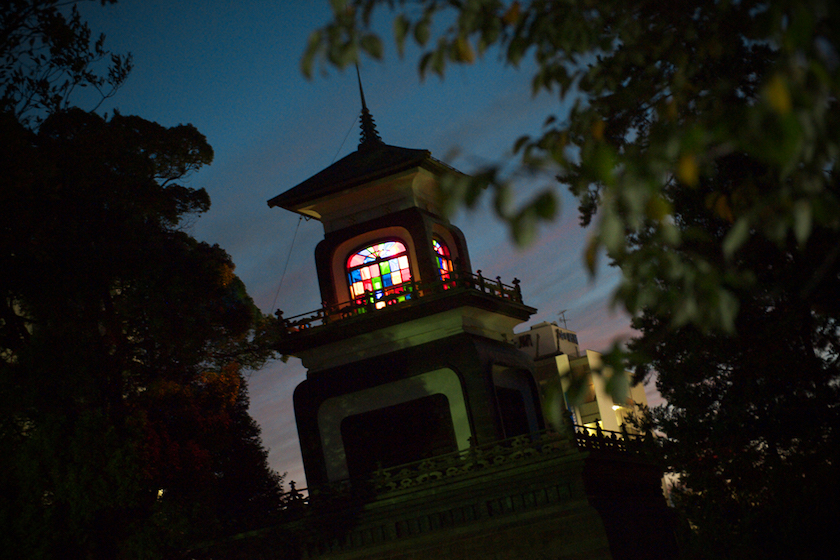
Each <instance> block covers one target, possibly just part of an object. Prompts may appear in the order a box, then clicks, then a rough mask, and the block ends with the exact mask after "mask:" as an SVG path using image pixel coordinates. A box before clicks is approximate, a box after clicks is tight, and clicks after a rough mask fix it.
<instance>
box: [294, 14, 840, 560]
mask: <svg viewBox="0 0 840 560" xmlns="http://www.w3.org/2000/svg"><path fill="white" fill-rule="evenodd" d="M333 4H334V8H335V9H334V18H333V20H332V21H330V22H329V23H328V24H327V25H325V26H324V27H323V28H322V29H319V30H316V31H314V32H313V34H312V35H311V38H310V41H309V44H308V46H307V48H306V51H305V53H304V56H303V60H302V68H303V71H304V73H306V74H311V72H312V70H313V68H314V67H315V65H316V62H319V61H320V62H326V63H327V64H331V65H335V66H338V67H343V66H345V65H347V64H350V63H352V62H353V61H354V60H356V59H357V58H358V57H359V54H360V53H362V52H365V53H367V54H369V55H371V56H373V57H374V58H379V57H381V56H382V52H383V50H384V45H383V43H382V41H381V40H380V39H379V37H378V36H377V33H376V32H375V30H372V29H371V26H372V25H373V22H376V21H378V20H377V19H376V18H375V17H374V16H373V14H374V13H375V12H376V10H377V9H378V8H380V7H383V6H386V5H387V6H388V7H389V8H390V9H393V10H394V21H393V34H394V41H395V43H396V47H397V49H398V50H399V51H400V52H402V50H403V47H404V45H405V44H406V43H408V42H412V41H413V42H414V43H416V44H417V45H419V46H420V48H421V49H422V51H423V52H422V53H421V54H420V58H419V70H420V72H421V74H426V73H429V72H433V73H435V74H438V75H440V76H443V75H444V73H445V70H446V68H447V66H448V65H451V64H472V63H475V62H476V61H477V60H478V59H479V58H480V57H481V56H483V55H485V54H487V53H490V54H492V55H493V56H498V57H499V58H500V59H501V60H502V61H503V62H504V63H508V64H512V65H519V64H520V63H521V62H522V61H524V60H526V59H530V61H531V63H532V64H531V65H530V66H528V67H529V68H533V71H532V73H531V74H530V75H529V78H530V80H531V84H532V87H533V90H534V91H535V92H540V91H547V92H552V93H554V94H556V95H557V96H558V101H559V102H560V103H558V108H557V114H556V115H547V118H546V121H545V129H544V131H543V133H542V134H541V135H539V137H537V138H530V137H522V138H520V139H519V140H518V141H517V142H516V143H515V144H514V151H515V152H516V153H518V154H520V155H521V163H522V166H524V167H525V168H530V169H537V170H539V169H550V170H556V172H557V174H558V175H559V178H560V181H561V183H563V184H566V185H568V186H569V188H570V189H571V191H572V193H573V194H574V195H575V196H576V197H577V198H578V200H579V202H580V212H581V219H582V223H583V224H584V225H590V224H591V225H592V227H593V233H594V235H593V236H592V238H591V242H590V244H589V246H588V247H587V249H586V252H585V255H584V262H585V263H586V265H587V266H589V267H590V268H592V269H594V265H595V262H596V260H597V259H596V256H597V253H598V250H600V249H606V251H607V254H608V255H609V257H610V258H611V259H612V261H613V263H614V264H616V265H617V266H619V267H620V268H621V271H622V278H621V282H620V285H619V287H618V289H617V292H616V296H615V298H616V301H617V302H618V303H620V304H621V305H623V306H624V307H625V309H626V310H627V311H628V312H629V313H631V314H632V315H634V316H635V317H636V319H635V321H634V325H635V326H636V328H637V329H639V330H640V332H641V336H640V337H639V338H638V339H637V340H636V341H635V342H634V343H633V344H632V346H631V350H632V354H631V357H632V359H633V361H634V363H635V364H636V365H637V366H638V368H639V369H638V370H637V375H638V376H640V377H642V376H644V375H645V373H646V372H649V371H657V372H658V375H659V380H658V386H659V388H660V391H661V392H662V393H663V395H664V396H665V398H666V399H667V400H668V402H669V405H668V407H667V408H664V409H661V410H659V411H657V412H655V413H654V421H655V423H656V427H657V428H659V429H661V430H663V431H664V432H665V433H666V434H667V436H668V440H667V441H666V444H665V446H664V451H665V453H666V458H667V461H668V465H669V467H670V468H671V469H672V470H673V471H674V472H676V473H679V474H680V475H681V477H680V484H681V488H682V490H680V491H678V493H677V498H678V499H677V505H678V506H679V509H680V511H681V512H682V513H683V515H684V518H685V519H686V520H687V523H686V527H688V530H687V532H686V534H687V538H686V540H685V542H686V543H688V544H689V545H690V547H689V549H688V552H689V553H691V554H696V555H697V556H699V557H714V558H717V557H727V556H729V557H786V558H790V557H812V556H813V555H814V554H817V553H818V550H820V545H823V546H824V545H826V544H831V543H833V544H835V545H836V544H837V537H836V536H835V531H834V530H833V527H832V526H831V523H832V520H833V519H836V517H837V513H838V512H837V504H838V503H840V501H838V498H840V496H838V486H837V482H836V480H835V478H836V477H835V475H834V473H836V470H837V467H838V461H839V460H840V458H839V457H838V451H837V449H838V448H840V445H838V444H839V443H840V442H838V434H837V430H838V428H837V427H838V426H840V422H838V420H840V418H838V394H837V393H838V388H840V367H839V366H840V363H838V339H840V325H838V321H840V308H838V306H839V305H840V303H838V302H840V298H839V297H838V293H840V218H838V216H840V188H838V178H839V177H840V170H838V154H840V111H838V98H839V97H840V35H838V29H840V5H838V3H837V2H828V1H824V0H806V1H802V0H797V1H792V0H767V1H764V0H741V1H702V0H671V1H667V2H665V1H658V0H639V1H633V0H631V1H628V0H600V1H598V2H593V1H591V0H529V1H502V0H437V1H435V0H428V1H421V2H405V1H398V2H390V1H389V2H386V1H383V0H354V1H348V2H334V3H333ZM502 169H503V167H502V166H500V165H499V166H492V167H489V168H488V169H486V170H484V171H482V172H481V173H479V174H478V175H477V177H476V179H474V180H472V181H468V180H466V179H462V180H454V181H452V182H451V183H450V184H449V185H448V186H447V189H448V190H446V192H445V193H444V194H446V195H448V196H450V197H452V198H453V199H454V200H455V201H461V202H466V203H468V204H470V203H472V202H473V201H474V200H475V199H476V198H477V196H478V195H479V193H480V190H481V188H483V187H486V186H490V187H492V190H493V192H494V195H495V198H496V207H497V208H498V209H499V211H500V214H501V215H502V217H504V218H506V219H507V220H508V221H509V222H510V223H511V226H512V231H513V234H514V236H515V237H516V238H517V239H519V240H522V241H527V240H528V239H529V238H530V237H531V236H532V233H533V229H534V225H535V224H536V223H537V222H538V221H539V220H540V219H550V218H551V217H552V216H553V215H554V196H553V194H552V193H551V192H546V193H543V194H542V195H540V196H539V197H538V198H536V199H534V201H533V202H532V203H529V204H526V205H524V206H522V207H520V208H518V209H513V208H511V206H510V205H509V204H508V203H507V202H508V200H509V199H510V195H509V192H508V190H509V188H510V183H509V181H508V180H507V179H508V178H507V177H506V176H505V175H504V174H503V172H502V171H501V170H502ZM613 356H614V357H620V353H618V352H616V353H614V354H613ZM645 364H649V365H645ZM614 365H620V364H619V363H616V364H614ZM835 548H836V547H835ZM822 550H830V549H829V548H822Z"/></svg>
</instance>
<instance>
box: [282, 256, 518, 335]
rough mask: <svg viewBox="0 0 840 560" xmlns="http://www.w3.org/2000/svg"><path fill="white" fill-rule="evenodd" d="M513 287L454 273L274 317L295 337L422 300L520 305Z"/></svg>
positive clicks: (516, 283)
mask: <svg viewBox="0 0 840 560" xmlns="http://www.w3.org/2000/svg"><path fill="white" fill-rule="evenodd" d="M512 284H513V285H512V286H509V285H507V284H503V283H502V279H501V277H499V276H497V277H496V279H495V280H493V279H490V278H485V277H484V276H482V274H481V271H480V270H479V271H478V272H477V273H476V274H472V273H469V272H468V273H464V272H460V273H459V272H456V271H453V272H451V273H449V278H446V279H442V280H437V281H435V282H429V283H418V282H414V281H413V280H412V281H410V282H406V283H404V284H400V285H399V286H395V287H390V288H384V289H382V290H377V291H376V292H375V295H374V293H370V294H365V296H364V297H362V298H359V299H358V300H355V301H348V302H344V303H339V304H336V305H326V304H324V306H323V307H321V309H318V310H315V311H310V312H308V313H302V314H300V315H295V316H293V317H288V318H284V317H283V314H282V312H281V311H279V310H278V311H277V312H276V313H275V314H276V315H277V318H278V319H279V320H280V322H281V324H282V325H283V326H284V327H285V329H286V332H287V333H295V332H299V331H303V330H306V329H311V328H316V327H322V326H325V325H329V324H331V323H335V322H337V321H342V320H345V319H349V318H352V317H358V316H361V315H365V314H367V313H372V312H376V311H379V310H380V309H391V308H395V307H404V306H410V305H416V304H417V303H419V302H421V301H423V300H424V298H425V299H428V298H431V297H435V296H440V295H442V294H455V293H459V292H467V291H475V292H480V293H483V294H487V295H490V296H492V297H495V298H499V299H502V300H507V301H511V302H514V303H519V304H521V303H522V291H521V290H520V288H519V280H518V279H516V278H514V279H513V282H512Z"/></svg>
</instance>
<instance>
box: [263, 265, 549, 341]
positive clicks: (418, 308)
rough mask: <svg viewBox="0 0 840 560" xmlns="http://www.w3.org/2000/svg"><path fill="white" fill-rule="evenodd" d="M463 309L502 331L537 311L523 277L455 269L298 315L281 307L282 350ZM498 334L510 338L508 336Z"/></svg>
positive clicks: (278, 316) (279, 328)
mask: <svg viewBox="0 0 840 560" xmlns="http://www.w3.org/2000/svg"><path fill="white" fill-rule="evenodd" d="M463 308H469V309H471V310H472V312H470V311H463V313H467V314H470V313H472V315H473V316H475V315H476V314H482V316H483V319H482V320H481V321H483V322H485V323H486V320H487V317H490V316H492V317H495V318H496V321H495V322H496V323H497V327H498V330H500V331H506V330H510V329H512V325H513V324H518V323H521V322H523V321H526V320H527V319H528V318H529V317H530V316H531V315H532V314H533V313H535V312H536V309H534V308H532V307H529V306H527V305H525V304H524V303H523V302H522V291H521V289H520V286H519V280H518V279H516V278H514V279H513V281H512V282H511V284H510V285H508V284H504V283H503V282H502V280H501V277H499V276H497V277H496V278H495V279H491V278H486V277H485V276H484V275H483V274H482V271H481V270H479V271H477V273H475V274H473V273H472V272H467V271H457V270H453V271H452V272H450V273H448V274H447V278H444V279H439V280H436V281H434V282H429V283H419V282H414V281H411V282H408V283H405V284H401V285H400V286H397V287H395V288H385V289H383V290H378V291H376V292H371V293H366V294H365V295H364V296H363V297H362V298H359V299H356V300H354V301H348V302H343V303H339V304H335V305H326V304H325V305H324V306H323V307H322V308H321V309H317V310H315V311H310V312H308V313H302V314H300V315H295V316H293V317H288V318H286V317H283V315H282V312H280V311H279V310H278V311H277V313H276V315H277V319H278V323H277V327H278V330H279V332H278V334H279V336H278V339H277V345H276V349H277V350H278V351H279V352H281V353H283V354H286V355H298V353H299V352H302V351H306V350H308V349H310V348H315V347H318V346H321V345H324V344H329V343H330V342H333V341H337V340H343V339H347V338H351V337H354V336H358V335H361V334H365V333H371V332H374V331H378V330H381V329H386V328H388V327H394V326H398V325H401V324H406V323H408V322H411V321H414V320H421V319H424V318H429V317H433V316H436V315H439V314H441V313H445V312H448V311H453V310H458V309H462V310H463ZM438 319H439V320H440V318H438ZM502 323H504V325H502ZM508 325H511V326H510V328H508ZM488 328H490V329H493V328H496V327H493V326H491V327H488ZM497 338H501V339H505V338H507V335H506V334H503V335H502V336H501V337H497Z"/></svg>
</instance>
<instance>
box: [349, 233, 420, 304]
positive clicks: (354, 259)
mask: <svg viewBox="0 0 840 560" xmlns="http://www.w3.org/2000/svg"><path fill="white" fill-rule="evenodd" d="M347 280H348V284H349V285H350V298H351V299H352V300H353V301H355V302H356V303H357V304H359V305H362V304H365V303H375V304H376V308H377V309H382V308H383V307H385V305H386V302H387V303H389V304H390V303H397V302H400V301H405V300H406V299H409V297H410V295H409V294H407V293H405V288H406V286H405V284H406V283H408V282H409V281H410V280H411V270H410V268H409V262H408V252H407V251H406V249H405V245H403V244H402V243H401V242H400V241H380V242H379V243H374V244H373V245H370V246H368V247H365V248H364V249H362V250H361V251H358V252H357V253H354V254H352V255H350V258H348V259H347Z"/></svg>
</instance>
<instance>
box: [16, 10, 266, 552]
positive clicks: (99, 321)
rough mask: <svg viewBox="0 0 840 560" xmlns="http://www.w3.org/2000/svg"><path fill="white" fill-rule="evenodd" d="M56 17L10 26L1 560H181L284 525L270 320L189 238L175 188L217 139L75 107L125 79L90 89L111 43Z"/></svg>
mask: <svg viewBox="0 0 840 560" xmlns="http://www.w3.org/2000/svg"><path fill="white" fill-rule="evenodd" d="M62 8H63V5H62V4H60V3H58V2H39V1H32V2H17V1H13V2H12V3H10V4H9V5H8V6H7V5H6V4H4V6H3V8H0V23H2V28H0V58H2V60H3V61H5V65H4V66H3V68H2V69H0V71H2V72H3V73H2V74H0V75H2V79H3V82H2V86H3V88H4V90H3V91H4V97H3V100H2V106H0V139H2V145H3V150H2V151H0V168H2V169H3V173H2V174H0V269H2V270H3V274H2V275H1V276H0V295H2V300H0V472H2V473H3V475H2V477H0V493H2V495H3V501H2V506H0V524H2V526H3V532H2V537H0V549H2V550H3V554H4V555H9V556H10V557H15V558H109V559H110V558H158V557H161V556H169V555H172V554H174V553H175V552H176V551H180V552H178V553H179V554H183V553H184V551H186V550H189V549H191V548H193V547H194V546H196V545H197V544H199V543H202V542H205V541H212V540H214V539H217V538H220V537H223V536H225V535H229V534H233V533H237V532H241V531H245V530H251V529H254V528H257V527H261V526H263V525H264V524H267V523H270V522H271V521H272V520H273V519H275V517H276V515H277V510H278V507H279V505H280V482H281V480H280V477H279V476H278V475H277V474H276V473H274V472H272V471H271V470H270V469H269V467H268V465H267V453H266V451H265V450H264V449H263V447H262V444H261V441H260V437H259V428H258V427H257V426H256V424H255V423H254V421H253V419H252V418H251V417H250V416H249V415H248V410H247V409H248V396H247V391H246V387H245V380H244V377H243V372H245V371H246V370H248V369H253V368H257V367H259V366H260V365H261V364H262V363H264V361H265V360H266V359H268V358H269V357H270V355H271V354H270V351H269V350H266V348H268V346H267V345H266V344H264V343H263V342H262V337H264V336H266V334H265V332H264V331H265V329H264V326H265V319H264V317H263V316H262V315H261V314H260V312H259V311H258V310H257V308H256V307H255V306H254V304H253V302H252V301H251V299H250V298H249V297H248V295H247V293H246V292H245V288H244V286H243V284H242V282H241V281H240V280H239V279H238V278H237V277H236V276H235V274H234V265H233V263H232V261H231V259H230V257H229V256H228V255H227V254H226V253H225V252H224V251H223V250H222V249H220V248H219V247H218V246H210V245H208V244H206V243H201V242H198V241H197V240H195V239H193V238H192V237H191V236H189V235H188V234H187V233H186V232H185V231H183V230H182V229H181V228H182V226H183V225H184V223H185V221H186V220H189V219H190V218H191V217H194V216H197V215H198V214H200V213H201V212H204V211H206V210H207V209H208V208H209V205H210V200H209V197H208V195H207V193H206V192H205V191H204V190H203V189H194V188H190V187H187V186H185V185H184V184H183V182H184V179H185V178H187V177H188V176H189V175H190V174H191V173H192V172H194V171H195V170H197V169H199V168H201V167H202V166H204V165H207V164H209V163H210V162H211V161H212V159H213V151H212V149H211V148H210V146H209V145H208V144H207V141H206V139H205V138H204V136H203V135H202V134H200V133H199V132H198V131H197V130H196V129H195V128H194V127H193V126H191V125H180V126H176V127H172V128H166V127H163V126H160V125H158V124H156V123H153V122H149V121H146V120H144V119H142V118H139V117H133V116H123V115H120V114H114V115H113V116H111V117H110V118H106V117H101V116H98V115H96V114H94V113H92V112H86V111H83V110H81V109H78V108H73V107H70V106H69V105H70V104H71V101H70V95H71V93H72V90H73V87H75V86H77V85H81V84H84V83H87V84H88V85H94V86H95V87H106V86H107V87H109V88H111V89H110V90H109V91H113V89H115V88H116V87H118V85H119V83H121V82H122V80H123V79H124V78H125V74H124V72H127V67H126V66H125V65H124V63H125V61H126V59H124V58H121V57H114V58H112V63H113V65H112V67H111V71H110V73H109V75H108V76H107V77H102V76H99V75H98V74H95V73H93V70H91V69H90V65H91V64H92V63H93V61H95V60H96V59H97V58H98V57H99V56H100V55H103V53H104V52H105V51H104V50H103V47H102V40H101V39H100V41H98V42H97V43H96V44H95V45H94V46H91V45H90V44H89V34H90V31H89V30H88V29H87V26H86V25H85V24H83V23H81V22H80V20H79V18H78V14H77V13H76V12H75V10H72V11H71V16H70V18H69V19H66V18H65V17H64V16H62V15H61V12H60V9H62ZM39 49H40V50H39ZM91 49H92V50H91ZM17 55H22V58H20V59H18V58H17ZM120 61H122V62H120ZM115 68H116V70H115ZM102 91H103V92H104V91H105V90H104V89H103V90H102Z"/></svg>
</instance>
